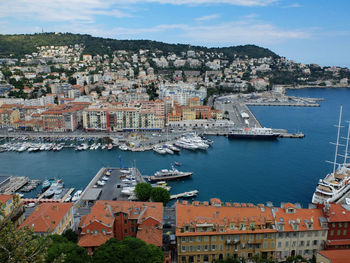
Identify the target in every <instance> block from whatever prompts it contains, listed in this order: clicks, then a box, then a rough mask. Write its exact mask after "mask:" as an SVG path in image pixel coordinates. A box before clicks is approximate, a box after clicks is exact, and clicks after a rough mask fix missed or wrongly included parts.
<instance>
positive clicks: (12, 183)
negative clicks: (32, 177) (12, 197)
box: [0, 176, 29, 194]
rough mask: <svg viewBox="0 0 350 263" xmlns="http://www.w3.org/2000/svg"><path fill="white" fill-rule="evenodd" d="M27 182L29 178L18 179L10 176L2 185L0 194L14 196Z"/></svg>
mask: <svg viewBox="0 0 350 263" xmlns="http://www.w3.org/2000/svg"><path fill="white" fill-rule="evenodd" d="M28 182H29V178H28V177H27V176H20V177H12V176H10V178H9V180H7V181H6V183H4V184H3V185H2V186H1V188H0V193H3V194H14V193H15V192H17V191H18V190H19V189H21V188H22V187H23V186H24V185H26V184H27V183H28Z"/></svg>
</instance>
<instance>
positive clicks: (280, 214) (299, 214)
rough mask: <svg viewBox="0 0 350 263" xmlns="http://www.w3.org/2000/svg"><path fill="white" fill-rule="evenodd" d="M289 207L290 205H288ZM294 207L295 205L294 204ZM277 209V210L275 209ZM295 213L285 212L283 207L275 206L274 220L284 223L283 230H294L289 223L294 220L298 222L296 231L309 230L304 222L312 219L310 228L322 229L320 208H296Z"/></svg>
mask: <svg viewBox="0 0 350 263" xmlns="http://www.w3.org/2000/svg"><path fill="white" fill-rule="evenodd" d="M285 207H286V206H285ZM288 207H291V206H288ZM294 207H295V206H294ZM276 210H277V211H276ZM295 211H296V212H295V213H286V210H285V209H283V208H275V218H276V222H278V223H283V224H284V231H295V230H293V227H292V225H291V224H290V223H289V222H291V221H295V222H296V223H298V221H299V223H298V231H307V230H309V229H308V227H307V225H306V222H310V221H313V223H312V225H313V226H312V230H323V229H324V228H322V227H321V224H320V218H322V217H324V216H323V213H322V210H321V209H319V208H315V209H296V210H295Z"/></svg>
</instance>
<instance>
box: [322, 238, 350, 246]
mask: <svg viewBox="0 0 350 263" xmlns="http://www.w3.org/2000/svg"><path fill="white" fill-rule="evenodd" d="M326 245H327V246H341V245H350V239H343V240H327V241H326Z"/></svg>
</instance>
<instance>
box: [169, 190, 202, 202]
mask: <svg viewBox="0 0 350 263" xmlns="http://www.w3.org/2000/svg"><path fill="white" fill-rule="evenodd" d="M198 193H199V191H198V190H192V191H188V192H184V193H180V194H175V195H171V196H170V200H173V199H178V198H191V197H195V196H196V195H198Z"/></svg>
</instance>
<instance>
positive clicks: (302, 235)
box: [300, 232, 304, 255]
mask: <svg viewBox="0 0 350 263" xmlns="http://www.w3.org/2000/svg"><path fill="white" fill-rule="evenodd" d="M300 237H304V232H301V233H300ZM300 255H301V254H300Z"/></svg>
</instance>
